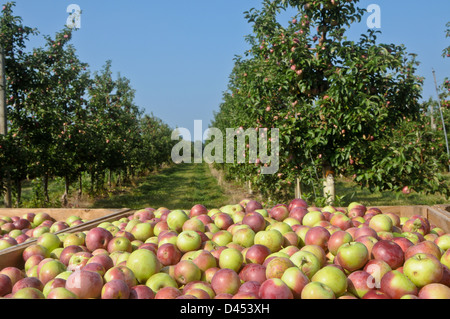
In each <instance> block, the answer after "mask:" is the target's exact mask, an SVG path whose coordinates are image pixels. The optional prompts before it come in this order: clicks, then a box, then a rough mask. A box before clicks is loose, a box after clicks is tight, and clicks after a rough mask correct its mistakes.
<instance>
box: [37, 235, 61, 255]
mask: <svg viewBox="0 0 450 319" xmlns="http://www.w3.org/2000/svg"><path fill="white" fill-rule="evenodd" d="M36 243H37V244H38V245H41V246H44V247H45V248H47V250H48V251H49V252H52V251H53V250H54V249H56V248H59V247H61V245H62V243H61V240H60V239H59V237H58V236H57V235H55V234H53V233H45V234H42V235H41V236H39V237H38V239H37V240H36Z"/></svg>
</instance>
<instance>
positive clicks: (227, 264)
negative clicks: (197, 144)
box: [0, 199, 450, 299]
mask: <svg viewBox="0 0 450 319" xmlns="http://www.w3.org/2000/svg"><path fill="white" fill-rule="evenodd" d="M449 248H450V234H446V233H445V231H443V230H442V229H441V228H439V227H436V226H435V225H432V224H431V223H430V222H429V220H427V219H426V218H424V217H422V216H419V215H416V216H412V217H410V218H404V217H402V218H400V217H399V216H397V215H396V214H392V213H387V212H382V211H381V210H380V209H378V208H367V207H366V206H364V205H362V204H360V203H352V204H350V205H349V206H348V207H347V208H335V207H332V206H327V207H323V208H317V207H309V206H308V205H307V203H306V202H305V201H303V200H301V199H294V200H292V201H291V202H290V203H288V204H279V205H275V206H274V207H271V208H270V209H265V208H263V207H262V205H261V204H260V203H259V202H258V201H255V200H243V201H241V202H240V203H239V204H236V205H226V206H223V207H220V208H218V209H210V210H208V209H207V208H206V207H205V206H203V205H201V204H198V205H195V206H194V207H192V209H191V210H181V209H177V210H169V209H167V208H164V207H160V208H158V209H153V208H145V209H141V210H138V211H135V212H133V213H132V214H131V215H130V216H129V217H123V218H121V219H119V220H117V221H114V222H104V223H102V224H100V225H98V226H97V227H95V228H92V229H90V230H88V231H85V232H75V233H68V232H66V233H64V232H61V233H58V234H54V233H52V232H45V233H43V234H41V235H40V236H39V237H38V238H37V241H36V242H35V243H33V244H32V245H30V246H28V247H27V248H26V249H25V250H24V251H23V261H24V265H25V266H24V269H19V268H16V267H7V268H5V269H2V270H0V296H1V297H4V298H27V299H44V298H47V299H87V298H94V299H100V298H101V299H338V298H339V299H400V298H402V299H417V298H420V299H450V271H449V267H450V249H449Z"/></svg>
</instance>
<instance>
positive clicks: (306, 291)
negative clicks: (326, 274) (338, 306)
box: [300, 281, 336, 300]
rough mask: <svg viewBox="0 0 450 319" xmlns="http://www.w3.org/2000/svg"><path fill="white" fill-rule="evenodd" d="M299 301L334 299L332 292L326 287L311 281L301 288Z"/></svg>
mask: <svg viewBox="0 0 450 319" xmlns="http://www.w3.org/2000/svg"><path fill="white" fill-rule="evenodd" d="M300 297H301V299H305V300H306V299H314V300H315V299H336V296H335V294H334V292H333V290H332V289H331V288H330V287H328V286H327V285H325V284H323V283H321V282H318V281H313V282H310V283H308V284H306V286H305V287H303V290H302V293H301V296H300Z"/></svg>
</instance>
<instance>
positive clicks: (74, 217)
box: [65, 215, 82, 227]
mask: <svg viewBox="0 0 450 319" xmlns="http://www.w3.org/2000/svg"><path fill="white" fill-rule="evenodd" d="M76 220H82V219H81V217H80V216H76V215H71V216H69V217H67V218H66V220H65V222H66V223H67V224H68V225H69V226H71V227H72V224H73V222H74V221H76Z"/></svg>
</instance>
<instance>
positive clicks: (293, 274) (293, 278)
mask: <svg viewBox="0 0 450 319" xmlns="http://www.w3.org/2000/svg"><path fill="white" fill-rule="evenodd" d="M281 280H282V281H283V282H284V283H285V284H286V285H287V286H288V287H289V288H290V289H291V291H292V294H293V295H294V299H300V298H301V295H302V290H303V288H305V286H306V285H307V284H308V283H309V282H310V280H309V278H308V276H306V275H305V274H304V273H303V271H301V270H300V268H298V267H290V268H288V269H286V270H285V271H284V273H283V275H282V276H281Z"/></svg>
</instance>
